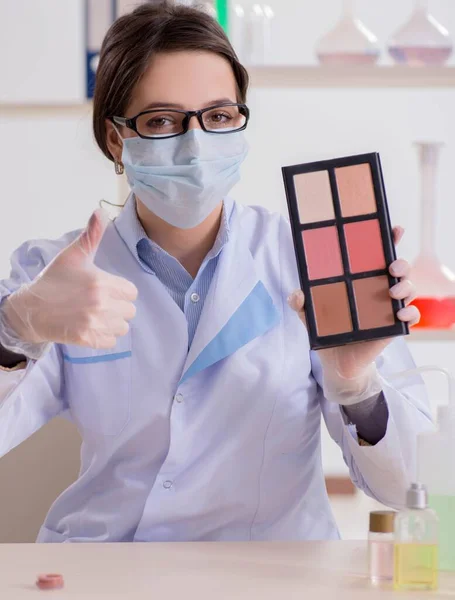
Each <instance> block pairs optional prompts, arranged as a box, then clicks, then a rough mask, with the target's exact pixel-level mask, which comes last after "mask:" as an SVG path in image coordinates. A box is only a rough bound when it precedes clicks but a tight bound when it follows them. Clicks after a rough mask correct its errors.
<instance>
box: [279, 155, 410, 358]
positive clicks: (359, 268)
mask: <svg viewBox="0 0 455 600" xmlns="http://www.w3.org/2000/svg"><path fill="white" fill-rule="evenodd" d="M283 177H284V183H285V188H286V196H287V201H288V208H289V215H290V219H291V226H292V234H293V238H294V247H295V253H296V257H297V263H298V270H299V276H300V283H301V286H302V290H303V292H304V293H305V313H306V319H307V326H308V333H309V337H310V345H311V348H312V349H313V350H318V349H321V348H330V347H335V346H342V345H344V344H349V343H353V342H362V341H368V340H374V339H381V338H387V337H393V336H398V335H406V334H408V333H409V328H408V325H407V324H405V323H402V322H401V321H399V320H398V318H397V317H396V313H397V312H398V311H399V310H400V308H403V307H404V303H403V302H402V301H397V300H393V299H392V298H391V297H390V294H389V289H390V288H391V287H392V286H393V285H395V284H396V283H398V281H399V280H398V279H396V278H394V277H392V276H391V275H390V274H389V266H390V264H391V263H392V262H393V261H394V260H396V254H395V246H394V243H393V233H392V227H391V224H390V217H389V211H388V207H387V199H386V195H385V188H384V181H383V176H382V169H381V162H380V159H379V154H376V153H373V154H362V155H359V156H350V157H346V158H339V159H334V160H327V161H320V162H313V163H308V164H302V165H294V166H289V167H284V168H283Z"/></svg>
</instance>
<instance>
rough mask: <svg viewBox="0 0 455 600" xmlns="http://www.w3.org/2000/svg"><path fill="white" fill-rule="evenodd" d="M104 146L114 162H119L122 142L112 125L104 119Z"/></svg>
mask: <svg viewBox="0 0 455 600" xmlns="http://www.w3.org/2000/svg"><path fill="white" fill-rule="evenodd" d="M106 144H107V147H108V148H109V152H110V153H111V155H112V158H113V159H114V161H116V162H121V160H122V149H123V142H122V140H121V138H120V135H119V133H118V132H117V130H116V129H115V127H114V124H113V123H112V121H109V120H108V119H106Z"/></svg>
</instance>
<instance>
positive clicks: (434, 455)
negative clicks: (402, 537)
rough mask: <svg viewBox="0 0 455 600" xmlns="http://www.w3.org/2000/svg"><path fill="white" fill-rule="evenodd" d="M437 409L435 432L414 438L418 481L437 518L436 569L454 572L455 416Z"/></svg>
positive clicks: (443, 408)
mask: <svg viewBox="0 0 455 600" xmlns="http://www.w3.org/2000/svg"><path fill="white" fill-rule="evenodd" d="M452 412H453V411H452V410H451V409H450V408H449V407H447V406H440V407H439V409H438V429H437V430H436V431H433V432H430V433H423V434H421V435H419V438H418V443H417V445H418V459H417V460H418V478H419V480H420V481H422V482H424V483H425V485H426V486H427V489H428V493H429V506H430V508H432V509H433V510H434V511H435V512H436V514H437V515H438V517H439V523H440V527H439V532H440V533H439V569H440V570H441V571H455V415H453V414H452Z"/></svg>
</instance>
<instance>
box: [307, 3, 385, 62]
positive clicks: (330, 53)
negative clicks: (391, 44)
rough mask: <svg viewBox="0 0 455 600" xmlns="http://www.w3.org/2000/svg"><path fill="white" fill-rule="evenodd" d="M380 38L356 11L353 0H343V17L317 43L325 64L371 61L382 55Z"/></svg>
mask: <svg viewBox="0 0 455 600" xmlns="http://www.w3.org/2000/svg"><path fill="white" fill-rule="evenodd" d="M379 54H380V49H379V45H378V39H377V37H376V36H375V35H374V33H372V32H371V31H370V30H369V29H368V28H367V27H366V26H365V25H364V24H363V23H362V21H360V19H358V18H357V17H356V16H355V15H354V0H343V12H342V15H341V18H340V20H339V21H338V23H337V24H336V25H335V27H334V28H333V29H331V30H330V31H329V32H328V33H326V34H325V35H324V36H323V37H322V38H321V39H320V40H319V42H318V43H317V45H316V55H317V57H318V60H319V62H320V63H321V64H323V65H372V64H375V63H376V62H377V60H378V58H379Z"/></svg>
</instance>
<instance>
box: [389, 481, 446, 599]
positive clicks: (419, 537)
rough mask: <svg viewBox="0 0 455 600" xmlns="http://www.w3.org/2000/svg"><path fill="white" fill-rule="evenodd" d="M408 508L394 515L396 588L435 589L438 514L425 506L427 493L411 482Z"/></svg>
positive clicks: (426, 504) (436, 584)
mask: <svg viewBox="0 0 455 600" xmlns="http://www.w3.org/2000/svg"><path fill="white" fill-rule="evenodd" d="M406 506H407V508H406V509H405V510H403V511H401V512H400V513H398V515H397V516H396V518H395V571H394V588H395V589H396V590H421V591H423V590H435V589H437V587H438V517H437V515H436V513H435V512H434V511H433V510H431V509H430V508H428V493H427V490H426V487H425V486H424V485H422V484H420V483H413V484H412V485H411V488H410V489H409V491H408V493H407V497H406Z"/></svg>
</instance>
